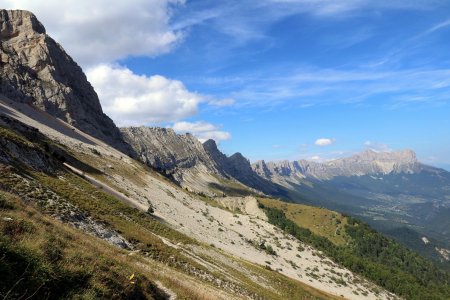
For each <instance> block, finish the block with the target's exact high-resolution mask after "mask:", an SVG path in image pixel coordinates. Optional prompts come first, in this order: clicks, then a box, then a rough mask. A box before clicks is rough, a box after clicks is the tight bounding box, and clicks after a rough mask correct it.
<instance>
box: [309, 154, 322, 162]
mask: <svg viewBox="0 0 450 300" xmlns="http://www.w3.org/2000/svg"><path fill="white" fill-rule="evenodd" d="M310 159H311V160H314V161H320V160H322V159H321V157H320V156H319V155H314V156H311V157H310Z"/></svg>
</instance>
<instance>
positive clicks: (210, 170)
mask: <svg viewBox="0 0 450 300" xmlns="http://www.w3.org/2000/svg"><path fill="white" fill-rule="evenodd" d="M121 131H122V134H123V136H124V138H125V141H126V142H128V143H129V144H130V145H131V146H132V147H133V149H134V151H135V152H136V153H138V155H139V156H140V157H141V159H142V160H143V161H145V162H146V163H147V164H148V165H149V166H151V167H153V168H156V169H158V170H160V171H162V172H165V173H166V174H169V175H170V176H171V177H173V178H174V179H175V180H176V181H177V182H178V183H179V184H180V185H181V186H184V187H186V188H188V189H191V190H193V191H197V192H202V193H207V194H211V195H220V194H222V193H223V194H227V195H233V196H236V195H248V194H252V193H261V192H262V193H264V194H266V195H270V196H273V197H279V198H282V199H285V200H286V201H291V202H298V203H306V204H310V205H318V206H322V207H326V208H329V209H333V210H338V211H341V212H344V213H347V214H350V215H355V216H358V217H361V218H363V219H364V220H366V221H367V222H369V223H370V224H372V225H373V226H375V227H376V228H377V229H379V230H381V231H382V232H385V233H386V234H388V235H391V236H393V237H394V238H396V239H398V240H399V241H401V242H403V243H404V244H407V245H408V246H409V247H411V248H413V249H416V250H417V251H419V252H421V253H423V254H424V255H427V256H428V257H432V258H433V259H435V260H439V261H448V257H446V256H442V255H441V254H440V250H439V249H450V173H449V172H447V171H445V170H443V169H439V168H435V167H432V166H428V165H425V164H423V163H421V162H419V161H418V160H417V157H416V154H415V153H414V152H413V151H412V150H402V151H394V152H376V151H372V150H366V151H363V152H361V153H359V154H355V155H353V156H351V157H347V158H341V159H336V160H333V161H329V162H324V163H319V162H312V161H306V160H299V161H279V162H265V161H258V162H256V163H254V164H252V165H251V164H250V162H249V160H248V159H246V158H245V157H244V156H243V155H242V154H241V153H235V154H233V155H231V156H230V157H227V156H226V155H224V154H223V153H222V152H220V150H219V149H218V147H217V145H216V143H215V142H214V141H213V140H209V141H206V142H205V143H204V144H203V145H202V144H201V143H200V142H199V141H198V140H197V139H196V138H195V137H194V136H192V135H190V134H176V133H175V132H174V131H173V130H172V129H165V128H157V127H153V128H150V127H138V128H122V129H121ZM405 232H408V234H405ZM422 238H426V239H427V240H428V241H429V242H428V243H427V244H424V243H423V241H422Z"/></svg>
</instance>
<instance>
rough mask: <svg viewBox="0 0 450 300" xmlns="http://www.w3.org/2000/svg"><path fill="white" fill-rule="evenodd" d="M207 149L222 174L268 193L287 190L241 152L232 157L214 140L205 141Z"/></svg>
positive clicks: (278, 192)
mask: <svg viewBox="0 0 450 300" xmlns="http://www.w3.org/2000/svg"><path fill="white" fill-rule="evenodd" d="M203 147H204V149H205V151H206V152H207V153H208V155H209V157H211V159H212V160H213V161H214V162H215V164H216V165H217V166H218V169H219V170H221V173H222V174H225V175H227V176H230V177H232V178H234V179H236V180H237V181H239V182H241V183H243V184H245V185H247V186H249V187H251V188H253V189H256V190H258V191H261V192H263V193H265V194H268V195H275V194H276V195H285V193H286V191H285V190H283V188H282V187H281V186H278V185H277V184H274V183H272V182H270V181H269V180H267V179H265V178H262V177H261V176H259V175H258V174H257V173H255V172H254V171H253V169H252V166H251V164H250V161H249V160H248V159H247V158H245V157H244V156H243V155H242V154H241V153H239V152H237V153H235V154H233V155H231V156H230V157H227V156H226V155H225V154H223V153H222V152H221V151H220V150H219V149H218V148H217V144H216V142H215V141H214V140H207V141H206V142H205V143H203Z"/></svg>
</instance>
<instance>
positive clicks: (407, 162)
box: [253, 150, 427, 180]
mask: <svg viewBox="0 0 450 300" xmlns="http://www.w3.org/2000/svg"><path fill="white" fill-rule="evenodd" d="M424 168H427V167H426V166H424V165H422V164H420V163H419V162H418V161H417V158H416V154H415V153H414V152H413V151H411V150H403V151H396V152H375V151H372V150H367V151H364V152H361V153H359V154H356V155H353V156H351V157H348V158H341V159H336V160H332V161H329V162H324V163H318V162H311V161H307V160H299V161H293V162H290V161H281V162H268V163H266V162H264V161H258V162H256V163H255V164H253V170H255V172H256V173H258V174H259V175H260V176H262V177H265V178H267V179H271V178H274V177H276V176H281V177H283V178H291V179H294V180H297V179H298V178H306V177H311V178H315V179H320V180H328V179H332V178H333V177H337V176H362V175H376V174H391V173H396V174H398V173H407V174H413V173H417V172H420V171H421V170H422V169H424Z"/></svg>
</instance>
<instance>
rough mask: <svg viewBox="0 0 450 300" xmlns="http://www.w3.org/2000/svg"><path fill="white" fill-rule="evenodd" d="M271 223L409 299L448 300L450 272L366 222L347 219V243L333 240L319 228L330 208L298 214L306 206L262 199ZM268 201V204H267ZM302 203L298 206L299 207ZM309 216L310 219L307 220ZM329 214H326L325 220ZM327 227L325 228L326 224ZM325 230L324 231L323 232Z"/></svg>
mask: <svg viewBox="0 0 450 300" xmlns="http://www.w3.org/2000/svg"><path fill="white" fill-rule="evenodd" d="M260 203H261V204H263V205H264V206H265V209H266V213H267V215H268V217H269V222H271V223H272V224H274V225H276V226H279V227H280V228H282V229H284V230H285V232H287V233H290V234H292V235H294V236H296V237H297V238H299V239H300V240H303V241H305V242H307V243H309V244H311V245H313V246H314V247H316V248H317V249H319V250H322V251H323V252H325V253H326V254H327V255H329V256H330V257H332V258H334V259H335V260H336V261H337V262H339V263H340V264H342V265H344V266H345V267H347V268H349V269H350V270H352V271H354V272H356V273H358V274H361V275H364V276H365V277H366V278H368V279H370V280H372V281H373V282H375V283H377V284H378V285H380V286H382V287H384V288H386V289H388V290H389V291H392V292H394V293H396V294H398V295H400V296H402V297H404V298H406V299H420V300H422V299H448V297H450V273H448V272H445V271H443V270H440V269H439V268H438V267H436V266H434V265H433V264H432V263H431V262H430V261H427V260H426V259H424V258H422V257H420V256H419V255H417V254H416V253H414V252H412V251H410V250H408V249H407V248H405V247H403V246H401V245H399V244H398V243H396V242H395V241H393V240H391V239H388V238H386V237H384V236H383V235H381V234H379V233H377V232H375V231H374V230H372V229H371V228H370V227H369V226H367V225H366V224H364V223H362V222H360V221H357V220H355V219H353V218H346V219H347V220H346V224H345V225H344V227H345V236H346V238H345V240H346V244H345V245H344V244H341V245H339V244H337V243H336V241H335V242H334V243H333V242H331V240H330V239H328V238H326V235H327V234H330V232H329V231H328V233H327V231H325V232H323V230H318V228H317V225H316V221H317V220H321V219H322V220H323V218H324V217H325V216H328V214H329V213H331V212H330V211H327V210H322V209H319V208H315V209H314V208H312V211H313V213H314V214H316V215H319V216H321V217H319V218H317V219H315V218H311V216H308V215H304V216H303V218H301V217H298V215H297V214H295V212H296V211H298V210H301V209H304V206H303V205H300V206H299V205H298V204H288V205H287V206H286V205H285V204H284V203H276V200H267V199H261V200H260ZM266 204H267V206H266ZM297 206H298V207H297ZM305 219H306V220H305ZM326 219H327V217H325V222H326V221H327V220H326ZM323 228H325V227H323ZM321 231H322V232H321Z"/></svg>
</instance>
